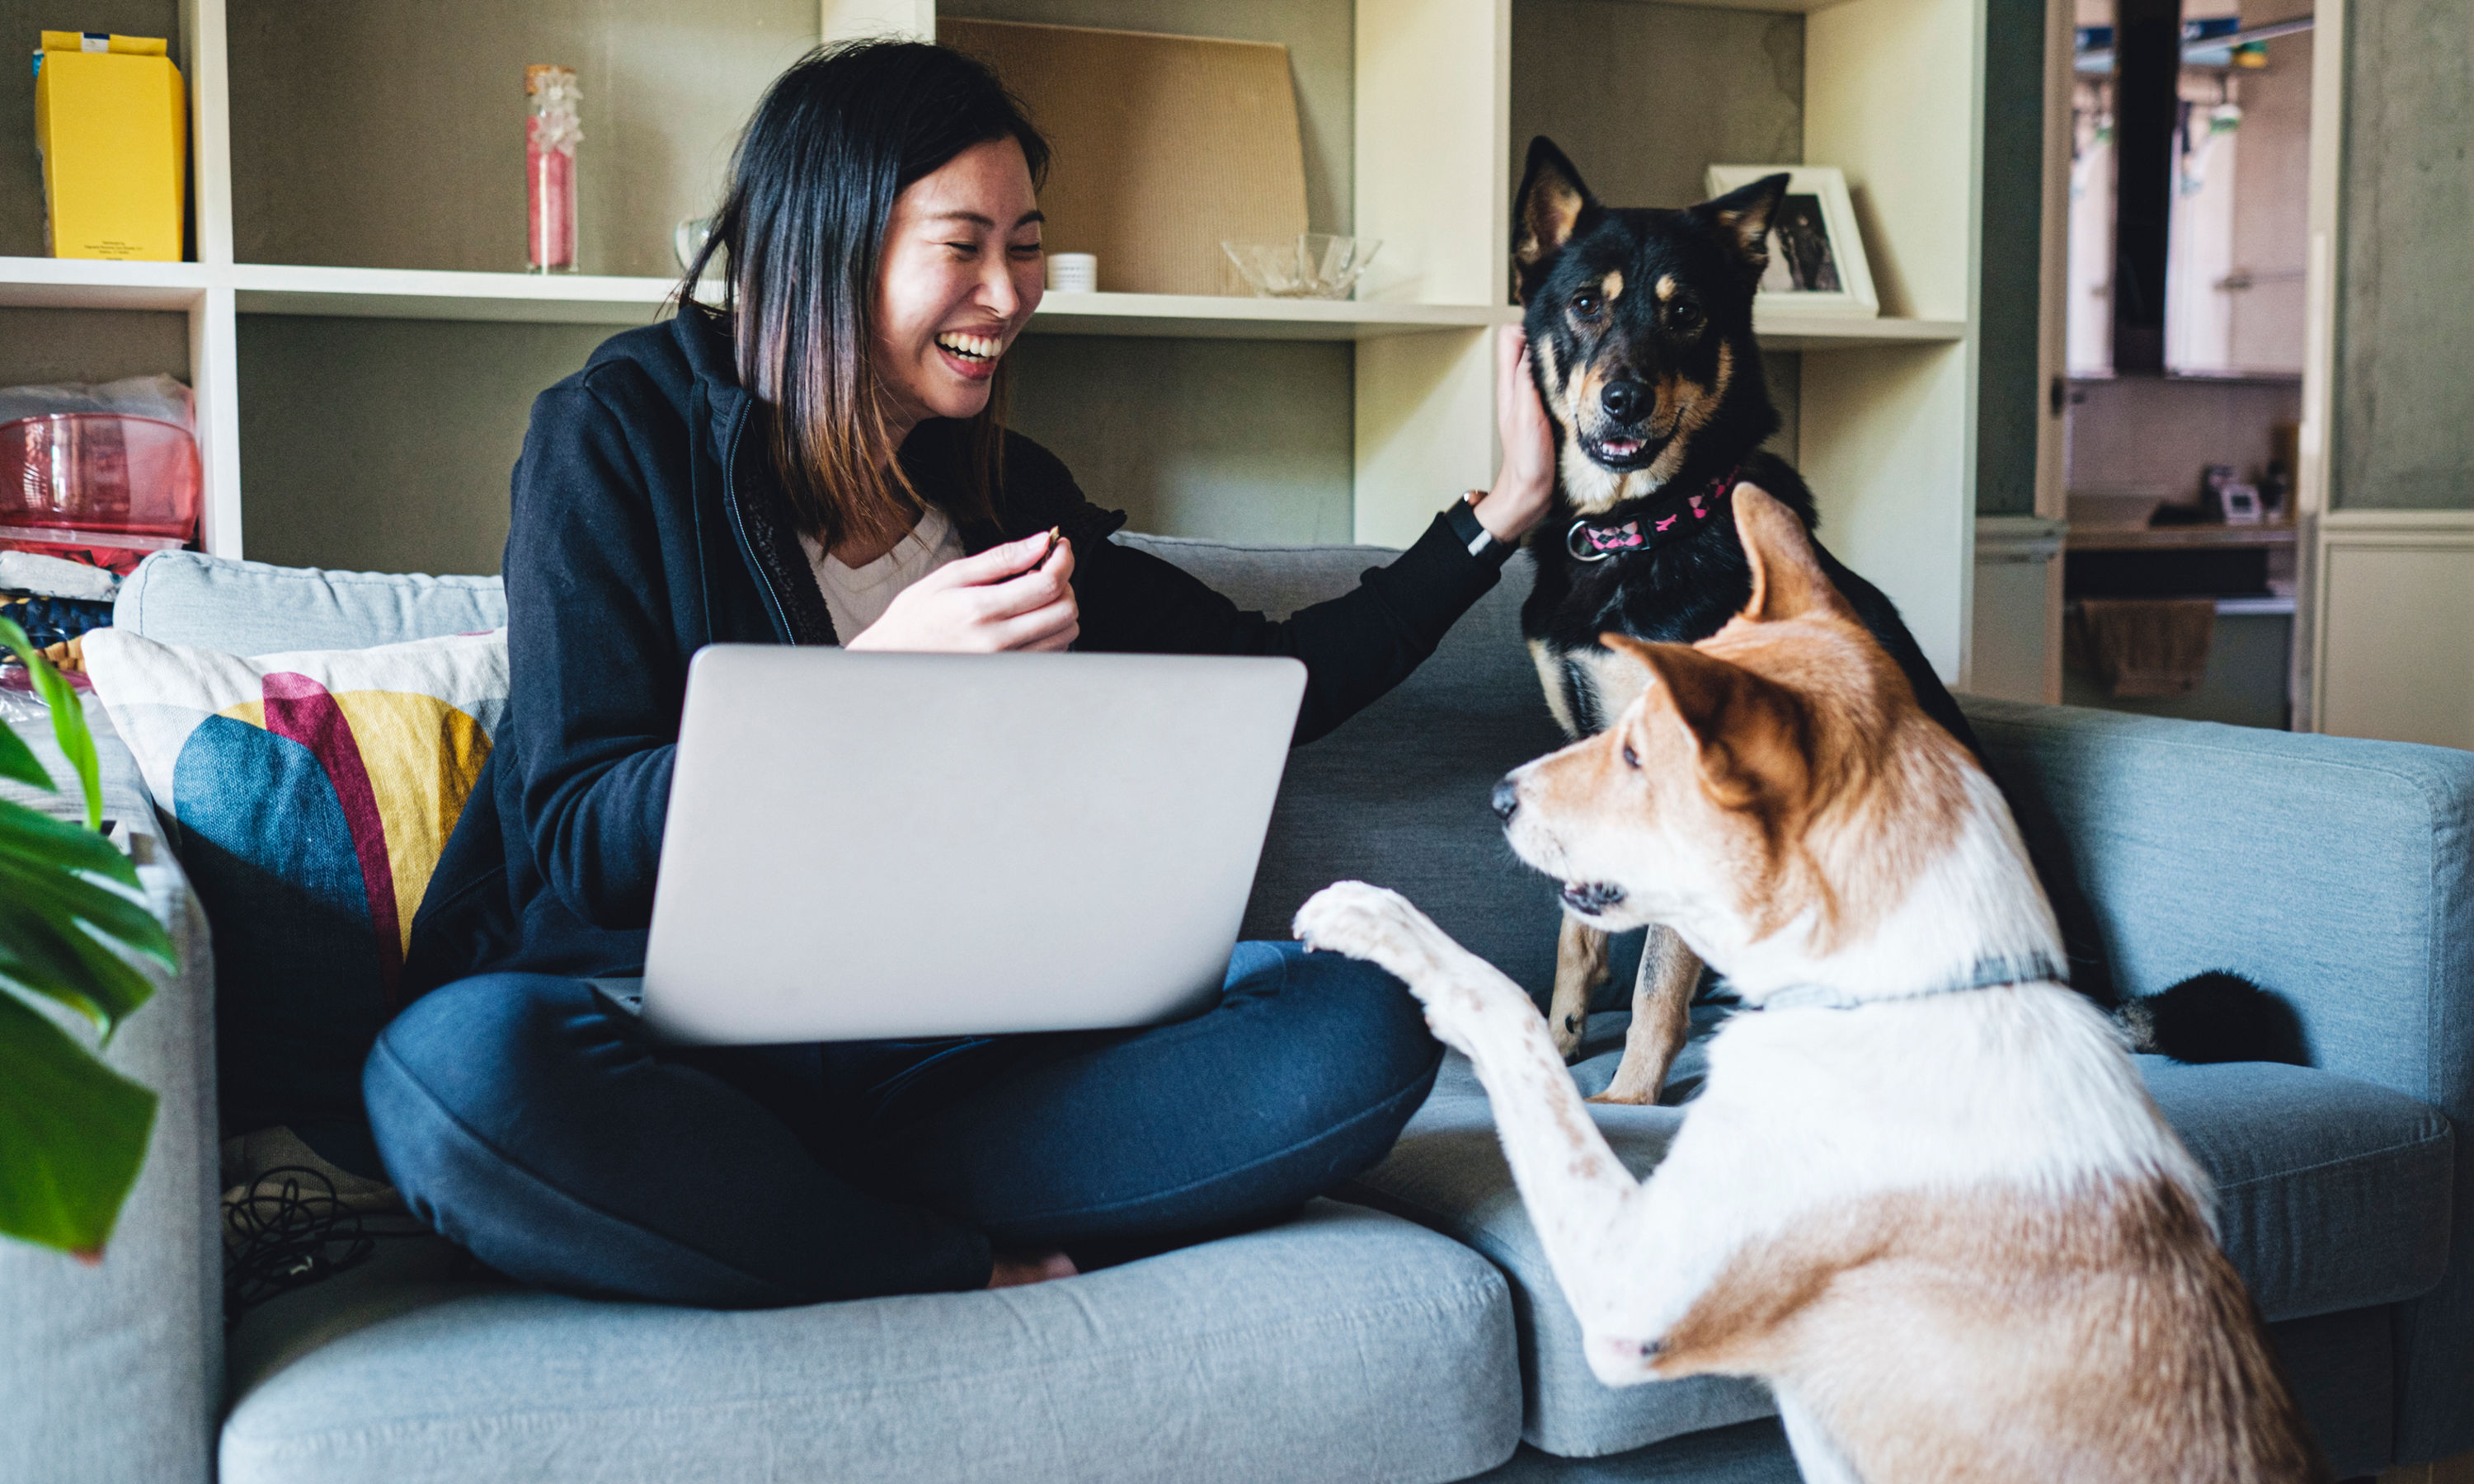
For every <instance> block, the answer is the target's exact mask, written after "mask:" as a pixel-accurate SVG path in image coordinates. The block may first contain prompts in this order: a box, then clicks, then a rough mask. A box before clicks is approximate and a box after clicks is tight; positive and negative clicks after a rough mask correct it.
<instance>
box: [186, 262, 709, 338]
mask: <svg viewBox="0 0 2474 1484" xmlns="http://www.w3.org/2000/svg"><path fill="white" fill-rule="evenodd" d="M225 272H227V273H229V274H230V275H231V284H232V287H233V288H234V289H236V290H238V291H239V292H238V296H237V300H238V303H237V307H238V308H239V310H240V312H241V313H243V314H300V315H338V316H345V317H350V318H355V319H377V320H496V321H529V322H532V323H551V324H645V323H651V322H652V321H653V320H654V319H655V318H657V317H658V316H659V313H660V310H661V307H662V303H663V301H664V300H666V299H668V298H669V297H670V292H671V290H672V289H674V288H676V287H677V286H678V285H677V280H675V279H671V278H619V277H606V276H603V275H597V274H558V275H550V274H512V273H511V274H481V273H440V272H431V271H426V270H421V269H400V268H297V267H279V266H274V265H270V264H262V263H242V264H240V265H238V266H236V267H233V268H230V269H227V270H225Z"/></svg>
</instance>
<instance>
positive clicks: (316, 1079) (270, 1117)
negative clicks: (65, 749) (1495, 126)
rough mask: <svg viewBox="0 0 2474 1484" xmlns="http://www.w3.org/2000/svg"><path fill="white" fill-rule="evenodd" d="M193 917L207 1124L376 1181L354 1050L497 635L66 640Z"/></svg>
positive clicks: (418, 892)
mask: <svg viewBox="0 0 2474 1484" xmlns="http://www.w3.org/2000/svg"><path fill="white" fill-rule="evenodd" d="M85 658H86V666H87V673H88V675H89V676H90V678H91V679H92V680H93V682H94V687H95V691H96V693H97V694H98V695H99V696H100V697H101V698H102V700H103V703H104V706H106V707H107V708H108V709H109V712H110V714H111V723H112V727H113V729H114V730H117V731H118V732H119V733H120V735H121V737H122V738H123V739H124V740H125V741H127V743H128V744H129V747H130V750H131V751H132V752H133V754H135V755H136V759H137V766H138V769H139V771H140V772H141V773H142V774H143V775H144V777H145V779H146V784H147V787H148V788H149V789H151V790H152V791H153V793H154V795H155V800H156V803H157V806H158V808H159V809H161V810H162V811H163V812H164V813H165V814H166V815H167V816H169V817H170V819H171V821H172V822H173V825H174V826H175V827H174V829H173V830H172V831H171V833H172V835H173V844H174V849H175V850H176V851H177V853H178V854H179V855H180V857H181V863H182V866H183V867H184V868H185V869H186V870H187V872H188V874H189V876H190V879H191V881H192V882H193V883H194V885H195V886H196V889H197V893H198V898H199V900H200V901H201V902H202V903H203V904H204V905H205V907H206V917H207V921H208V922H211V923H212V924H213V927H214V947H215V1022H216V1035H217V1037H218V1073H219V1076H220V1078H221V1082H222V1095H223V1113H224V1127H225V1128H226V1129H227V1130H229V1131H230V1132H232V1133H235V1134H238V1133H247V1132H250V1131H254V1130H258V1129H264V1128H269V1127H272V1126H275V1125H288V1126H289V1127H290V1128H292V1129H293V1131H294V1132H295V1133H297V1134H299V1135H300V1136H301V1137H302V1138H303V1139H304V1140H305V1141H306V1142H308V1143H309V1144H310V1146H311V1147H312V1148H314V1149H316V1150H317V1151H318V1152H319V1154H321V1155H322V1156H324V1157H325V1158H327V1160H330V1161H333V1162H334V1163H336V1164H338V1165H340V1166H342V1167H343V1168H345V1169H348V1170H352V1171H353V1172H355V1173H359V1174H366V1175H376V1174H377V1173H378V1172H379V1171H378V1165H377V1161H376V1154H375V1151H374V1150H373V1149H372V1148H371V1145H370V1140H369V1134H368V1123H367V1119H366V1117H365V1115H364V1114H363V1112H362V1109H361V1062H362V1060H363V1059H364V1058H365V1057H366V1056H368V1054H369V1049H370V1043H371V1041H373V1040H374V1039H375V1038H376V1035H377V1032H378V1029H379V1027H381V1026H382V1025H384V1024H385V1023H386V1021H387V1019H388V1017H391V1016H392V1015H394V1013H395V1011H396V1009H397V1008H398V1000H397V981H398V977H399V975H400V972H401V969H402V967H403V955H404V949H405V947H406V945H407V944H408V941H409V939H410V935H411V932H412V919H413V913H414V912H415V910H416V909H418V908H419V907H420V905H421V896H422V893H423V892H424V890H426V889H427V887H428V885H429V877H430V874H431V872H432V871H433V870H434V869H435V868H436V867H437V864H438V856H439V852H440V851H441V850H444V849H445V848H446V845H447V837H448V835H449V832H450V831H452V830H453V829H454V827H455V821H456V819H457V817H458V816H459V815H461V814H462V813H463V810H464V801H465V799H466V797H467V796H468V795H470V794H471V793H472V791H473V786H474V784H475V783H476V782H477V781H478V780H479V778H480V774H481V765H482V763H483V762H484V761H486V760H487V759H488V757H489V755H490V739H491V736H492V734H493V733H494V732H495V731H496V730H497V725H498V720H499V717H500V716H501V714H502V713H503V712H504V710H505V707H506V699H507V645H506V636H505V633H504V631H499V632H497V633H493V634H466V635H459V636H455V637H450V638H437V639H421V640H416V641H414V642H412V643H408V644H389V645H383V646H380V647H378V648H376V649H361V650H332V651H326V652H318V653H302V654H289V655H261V656H256V657H254V658H240V657H238V656H234V655H226V654H219V653H217V652H215V651H212V650H204V649H191V648H187V647H184V646H181V645H173V644H159V643H157V642H155V641H154V640H151V639H147V638H143V637H141V636H139V635H138V634H135V633H133V632H132V631H130V630H127V629H99V630H96V631H94V632H93V633H91V634H87V635H86V636H85Z"/></svg>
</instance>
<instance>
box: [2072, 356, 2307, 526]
mask: <svg viewBox="0 0 2474 1484" xmlns="http://www.w3.org/2000/svg"><path fill="white" fill-rule="evenodd" d="M2070 387H2071V408H2070V432H2069V439H2070V453H2069V455H2068V465H2067V467H2068V469H2069V475H2068V480H2069V488H2070V491H2071V492H2072V493H2074V494H2160V495H2163V496H2165V497H2167V498H2169V499H2173V500H2193V499H2196V498H2197V497H2198V492H2199V474H2200V470H2201V469H2202V468H2204V467H2206V466H2208V465H2210V464H2230V465H2232V466H2234V467H2235V469H2236V470H2237V472H2238V473H2239V474H2240V476H2241V477H2242V478H2244V479H2248V478H2250V477H2251V476H2252V475H2254V474H2256V473H2257V472H2258V471H2259V467H2260V466H2261V465H2263V464H2265V463H2266V462H2267V461H2268V456H2269V448H2268V425H2269V424H2270V423H2272V422H2276V421H2280V420H2281V421H2287V422H2291V421H2294V420H2296V419H2299V418H2300V417H2301V416H2302V386H2301V383H2300V382H2298V381H2292V380H2265V379H2244V380H2218V379H2214V378H2200V377H2187V378H2186V377H2156V376H2125V377H2122V379H2120V380H2115V379H2113V378H2111V377H2092V378H2088V379H2085V380H2074V381H2072V382H2071V384H2070Z"/></svg>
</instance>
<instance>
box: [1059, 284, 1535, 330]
mask: <svg viewBox="0 0 2474 1484" xmlns="http://www.w3.org/2000/svg"><path fill="white" fill-rule="evenodd" d="M1519 315H1520V311H1519V310H1517V309H1515V308H1513V307H1511V306H1510V305H1505V306H1503V307H1501V308H1496V307H1493V306H1492V305H1488V304H1390V303H1360V302H1358V301H1357V300H1354V299H1238V298H1234V297H1229V298H1219V297H1215V296H1212V295H1206V294H1051V295H1049V296H1047V298H1046V299H1043V300H1041V302H1040V306H1039V313H1038V314H1036V315H1033V316H1032V317H1031V325H1030V330H1029V333H1031V334H1034V335H1037V334H1049V335H1153V336H1174V337H1179V338H1188V339H1210V340H1376V339H1381V338H1383V337H1386V336H1391V335H1414V334H1417V333H1419V332H1420V331H1426V330H1451V329H1483V328H1485V327H1486V326H1487V325H1490V324H1510V323H1514V322H1515V321H1516V320H1517V319H1518V318H1519Z"/></svg>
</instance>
